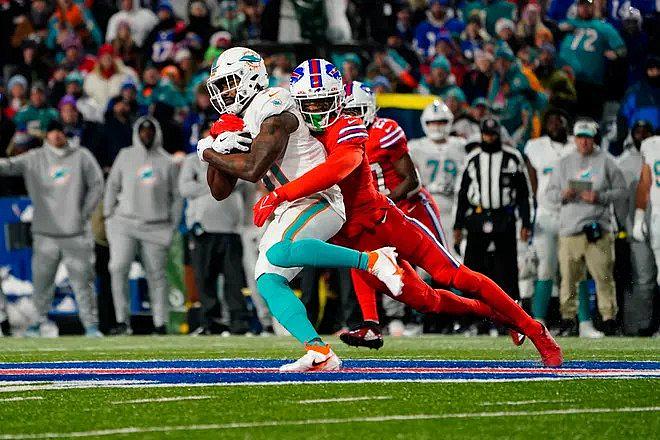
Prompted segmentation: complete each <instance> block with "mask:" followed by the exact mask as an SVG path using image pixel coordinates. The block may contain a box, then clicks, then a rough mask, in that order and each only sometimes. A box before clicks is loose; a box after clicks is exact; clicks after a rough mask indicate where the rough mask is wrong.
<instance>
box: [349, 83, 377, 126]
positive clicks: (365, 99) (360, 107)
mask: <svg viewBox="0 0 660 440" xmlns="http://www.w3.org/2000/svg"><path fill="white" fill-rule="evenodd" d="M376 111H378V109H377V108H376V97H375V96H374V93H373V92H372V91H371V89H370V88H369V87H367V86H366V85H364V84H362V83H361V82H360V81H351V82H349V83H347V84H346V85H345V86H344V113H345V114H350V115H351V116H358V117H360V118H362V120H363V121H364V123H365V124H366V125H367V126H369V125H370V124H371V123H372V122H373V121H374V119H375V118H376Z"/></svg>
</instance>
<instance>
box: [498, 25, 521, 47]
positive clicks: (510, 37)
mask: <svg viewBox="0 0 660 440" xmlns="http://www.w3.org/2000/svg"><path fill="white" fill-rule="evenodd" d="M495 35H497V38H498V40H497V45H498V47H502V46H507V47H508V48H509V49H510V50H511V52H513V53H518V50H520V48H521V47H522V42H521V41H520V40H519V39H518V37H517V36H516V24H515V23H514V22H513V21H512V20H509V19H508V18H500V19H499V20H497V23H496V24H495Z"/></svg>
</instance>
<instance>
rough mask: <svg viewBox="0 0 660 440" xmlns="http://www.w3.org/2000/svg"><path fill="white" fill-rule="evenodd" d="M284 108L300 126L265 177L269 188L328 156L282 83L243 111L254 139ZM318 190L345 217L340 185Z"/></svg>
mask: <svg viewBox="0 0 660 440" xmlns="http://www.w3.org/2000/svg"><path fill="white" fill-rule="evenodd" d="M285 111H286V112H289V113H291V114H293V115H294V116H296V118H298V129H296V131H294V132H293V133H291V135H289V143H288V144H287V146H286V149H285V150H284V154H283V155H282V157H280V158H279V159H277V160H276V161H275V163H273V165H272V166H271V167H270V169H269V170H268V172H267V173H266V176H265V177H264V179H263V182H264V184H265V185H266V188H268V189H269V190H271V191H272V190H273V189H275V188H277V187H279V186H282V185H284V184H285V183H287V182H290V181H292V180H295V179H297V178H298V177H300V176H302V175H303V174H305V173H306V172H308V171H310V170H312V169H313V168H315V167H317V166H318V165H320V164H322V163H323V162H325V159H326V157H327V154H326V151H325V147H324V146H323V144H322V143H321V142H319V141H318V140H317V139H316V138H314V136H312V134H311V133H310V131H309V128H307V125H305V123H304V121H303V119H302V116H301V115H300V113H299V112H298V110H297V109H296V106H295V103H294V101H293V98H291V94H290V93H289V91H288V90H286V89H283V88H281V87H270V88H268V89H265V90H262V91H261V92H259V93H258V94H257V96H255V97H254V99H253V100H252V102H251V103H250V104H249V105H248V106H247V108H246V109H245V112H244V114H243V120H244V121H245V127H246V128H247V130H248V131H249V132H250V134H251V135H252V138H253V139H254V138H255V137H256V136H257V135H258V134H259V132H260V131H261V124H262V123H263V121H264V120H265V119H266V118H268V117H270V116H274V115H278V114H280V113H282V112H285ZM319 194H320V195H321V196H322V197H323V198H325V199H326V200H327V201H328V202H330V205H331V206H332V207H333V209H334V210H335V211H337V213H339V214H340V215H341V216H342V217H343V218H344V219H345V218H346V211H345V208H344V199H343V197H342V195H341V191H340V190H339V187H338V186H337V185H333V186H332V187H330V188H328V189H326V190H324V191H321V192H320V193H319ZM287 205H288V203H282V204H281V205H280V206H279V207H278V208H277V210H276V211H275V213H276V214H279V213H281V212H283V211H284V210H285V209H286V208H287Z"/></svg>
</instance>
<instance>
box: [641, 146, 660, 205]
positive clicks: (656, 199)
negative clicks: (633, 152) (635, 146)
mask: <svg viewBox="0 0 660 440" xmlns="http://www.w3.org/2000/svg"><path fill="white" fill-rule="evenodd" d="M640 151H641V152H642V156H644V163H645V164H646V165H648V166H649V167H651V195H650V198H649V204H650V205H651V209H652V210H653V211H654V212H656V211H658V210H660V136H652V137H650V138H648V139H645V140H644V142H642V147H641V148H640Z"/></svg>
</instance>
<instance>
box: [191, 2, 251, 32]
mask: <svg viewBox="0 0 660 440" xmlns="http://www.w3.org/2000/svg"><path fill="white" fill-rule="evenodd" d="M186 31H187V32H192V33H194V34H197V35H198V36H199V37H200V38H201V40H202V41H204V42H206V41H209V38H210V37H211V35H213V34H214V33H215V32H216V31H217V29H216V28H215V27H214V26H213V24H212V23H211V13H210V10H209V6H208V5H207V4H206V2H204V1H202V0H195V1H191V2H190V6H189V7H188V27H187V28H186ZM255 37H256V38H258V34H257V35H256V36H255Z"/></svg>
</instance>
